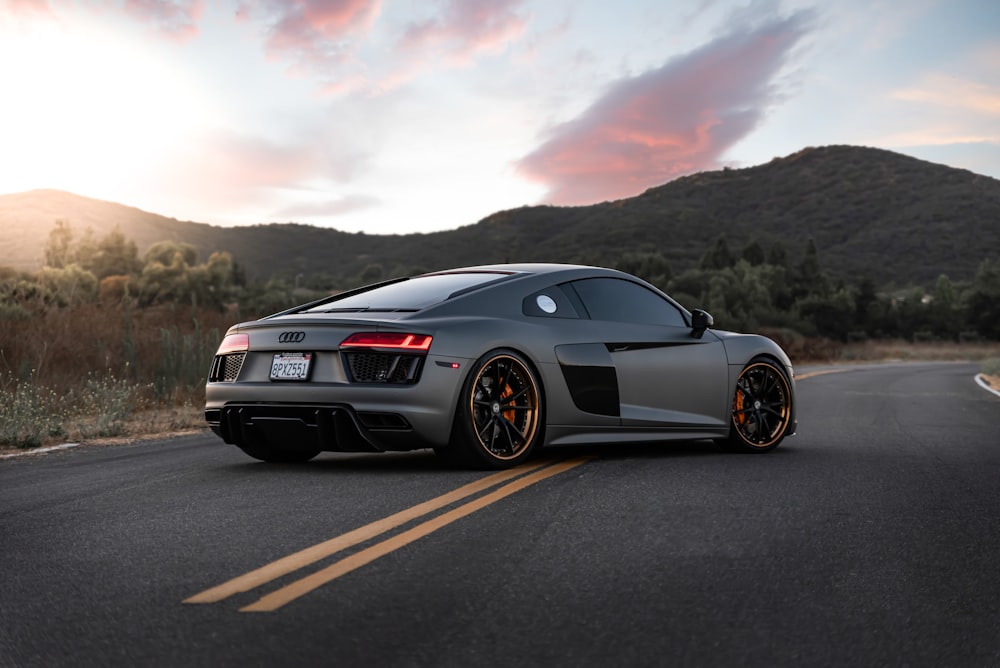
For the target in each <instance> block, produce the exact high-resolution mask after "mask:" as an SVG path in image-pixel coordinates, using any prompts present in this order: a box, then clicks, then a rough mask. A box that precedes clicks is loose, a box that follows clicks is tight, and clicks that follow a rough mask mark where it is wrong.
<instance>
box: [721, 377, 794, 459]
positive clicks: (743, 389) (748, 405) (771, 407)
mask: <svg viewBox="0 0 1000 668" xmlns="http://www.w3.org/2000/svg"><path fill="white" fill-rule="evenodd" d="M791 416H792V393H791V388H790V387H789V384H788V377H787V376H786V375H785V372H784V370H783V369H781V367H780V366H779V365H778V364H777V363H775V362H773V361H771V360H769V359H767V358H757V359H754V360H751V362H750V364H748V365H747V366H746V368H745V369H743V371H742V373H740V377H739V380H737V381H736V391H735V393H734V395H733V408H732V417H731V420H730V428H729V438H728V439H727V440H726V441H725V443H724V444H723V445H725V446H726V447H727V448H728V449H731V450H739V451H742V452H767V451H768V450H773V449H774V448H776V447H777V446H778V443H780V442H781V439H783V438H784V437H785V432H786V431H788V425H789V423H790V421H791Z"/></svg>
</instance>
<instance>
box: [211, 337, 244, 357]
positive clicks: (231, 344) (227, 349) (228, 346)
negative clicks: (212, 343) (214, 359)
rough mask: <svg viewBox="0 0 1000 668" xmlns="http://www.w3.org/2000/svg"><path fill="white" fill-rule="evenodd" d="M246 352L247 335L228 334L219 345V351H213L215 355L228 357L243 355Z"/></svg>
mask: <svg viewBox="0 0 1000 668" xmlns="http://www.w3.org/2000/svg"><path fill="white" fill-rule="evenodd" d="M248 350H250V335H249V334H229V335H228V336H226V338H224V339H222V343H220V344H219V349H218V350H217V351H215V354H216V355H229V354H231V353H244V352H246V351H248Z"/></svg>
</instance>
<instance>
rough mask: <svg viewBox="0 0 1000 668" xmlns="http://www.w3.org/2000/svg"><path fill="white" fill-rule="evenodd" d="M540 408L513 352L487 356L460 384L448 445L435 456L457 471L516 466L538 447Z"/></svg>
mask: <svg viewBox="0 0 1000 668" xmlns="http://www.w3.org/2000/svg"><path fill="white" fill-rule="evenodd" d="M543 402H544V398H543V393H542V386H541V383H539V381H538V376H537V375H536V374H535V372H534V370H533V369H532V368H531V364H530V363H529V362H528V361H527V360H526V359H525V358H524V357H523V356H522V355H521V354H520V353H518V352H516V351H514V350H508V349H505V348H501V349H497V350H492V351H490V352H488V353H486V354H485V355H483V356H482V357H480V358H479V360H478V361H477V362H476V363H475V365H473V367H472V370H471V371H470V372H469V375H468V377H467V378H466V379H465V383H464V385H463V386H462V393H461V394H460V395H459V398H458V407H457V410H456V411H455V424H454V426H453V428H452V436H451V442H450V443H449V444H448V447H447V448H443V449H441V450H438V451H437V452H438V454H439V455H441V456H442V457H443V458H445V459H446V460H448V461H450V462H451V463H454V464H459V465H462V466H471V467H475V468H489V469H506V468H510V467H513V466H516V465H518V464H520V463H521V462H523V461H525V460H526V459H528V457H530V456H531V453H532V451H533V450H534V449H535V447H536V446H537V445H538V444H539V443H541V442H542V437H543V427H544V425H545V421H544V420H543V415H544V413H543V410H544V407H543Z"/></svg>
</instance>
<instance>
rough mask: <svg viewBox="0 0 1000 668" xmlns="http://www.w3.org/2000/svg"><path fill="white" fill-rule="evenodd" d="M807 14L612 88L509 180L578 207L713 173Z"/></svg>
mask: <svg viewBox="0 0 1000 668" xmlns="http://www.w3.org/2000/svg"><path fill="white" fill-rule="evenodd" d="M810 16H811V15H809V14H805V13H803V14H797V15H795V16H792V17H791V18H788V19H784V20H780V21H772V22H770V23H767V24H765V25H763V26H762V27H760V28H758V29H756V30H753V31H749V32H744V33H735V34H732V35H729V36H727V37H724V38H721V39H718V40H716V41H715V42H712V43H710V44H708V45H706V46H704V47H702V48H700V49H698V50H697V51H694V52H692V53H690V54H688V55H686V56H683V57H680V58H678V59H675V60H672V61H670V62H668V63H667V64H665V65H664V66H662V67H660V68H658V69H655V70H651V71H649V72H646V73H644V74H641V75H639V76H636V77H632V78H628V79H624V80H621V81H619V82H617V83H616V84H614V85H612V86H611V87H610V88H609V89H608V90H607V92H606V93H604V95H603V96H602V97H601V98H599V99H598V100H597V101H596V102H595V103H594V104H593V105H592V106H591V107H590V108H589V109H588V110H587V111H585V112H584V113H583V114H582V115H581V116H580V117H578V118H576V119H574V120H572V121H569V122H567V123H564V124H562V125H559V126H557V127H555V128H553V130H552V132H551V135H550V137H549V139H548V140H547V141H546V142H545V143H544V144H542V145H541V146H539V147H538V148H537V149H536V150H535V151H534V152H532V153H531V154H529V155H527V156H525V157H523V158H521V159H520V160H519V161H518V162H517V169H518V171H519V173H521V174H522V175H524V176H525V177H527V178H529V179H532V180H534V181H537V182H540V183H543V184H545V185H546V186H548V188H549V192H548V194H547V196H546V198H545V200H546V202H548V203H552V204H560V205H581V204H592V203H594V202H600V201H604V200H613V199H621V198H623V197H630V196H633V195H636V194H638V193H641V192H642V191H643V190H645V189H647V188H649V187H651V186H655V185H660V184H662V183H665V182H667V181H670V180H671V179H674V178H676V177H678V176H682V175H684V174H690V173H692V172H696V171H701V170H705V169H715V168H718V167H719V158H720V156H721V155H722V154H723V153H724V152H725V151H726V149H728V148H729V147H730V146H732V145H733V144H735V143H736V142H737V141H739V140H740V139H741V138H743V137H745V136H746V135H747V134H748V133H749V132H750V131H752V130H753V129H754V128H755V127H756V126H757V124H758V123H759V122H760V120H761V119H762V117H763V115H764V112H765V110H766V108H767V106H768V104H770V103H772V102H773V101H774V100H775V98H776V96H777V90H776V86H775V84H774V82H773V80H774V78H775V76H776V75H777V74H778V72H779V71H780V70H781V68H782V66H783V65H784V63H785V61H786V59H787V57H788V54H789V51H790V50H791V49H792V47H794V46H795V44H796V43H797V42H798V41H799V39H800V38H801V37H802V36H803V35H804V34H805V33H806V32H807V30H808V27H807V24H808V23H809V18H810Z"/></svg>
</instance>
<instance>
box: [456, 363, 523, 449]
mask: <svg viewBox="0 0 1000 668" xmlns="http://www.w3.org/2000/svg"><path fill="white" fill-rule="evenodd" d="M504 361H506V362H507V364H508V367H507V376H506V378H504V379H503V385H504V388H505V390H506V389H508V388H510V387H511V383H510V380H511V379H512V378H518V379H520V381H521V382H520V383H518V385H519V386H520V387H515V388H513V392H512V395H514V396H517V395H520V394H521V393H522V392H525V391H527V395H526V396H525V400H526V401H527V402H528V403H527V405H518V404H508V401H509V399H505V398H504V397H503V396H501V397H499V398H497V399H491V400H490V401H489V402H486V403H488V404H489V407H488V411H487V412H486V414H487V415H488V417H487V419H485V420H482V421H480V420H477V410H476V405H475V396H474V395H473V396H472V397H470V400H469V401H470V409H471V410H470V415H471V417H472V430H473V432H474V433H475V435H476V439H477V440H478V441H479V445H480V447H481V448H482V450H483V452H484V453H485V454H487V455H488V456H490V457H492V458H494V459H497V460H499V461H508V460H512V459H516V458H518V457H520V456H521V455H522V454H523V453H524V451H525V449H526V448H527V447H528V446H529V444H530V443H531V442H532V439H533V438H534V435H535V432H536V431H537V429H538V420H539V413H538V382H537V381H536V380H535V377H534V374H532V373H531V371H530V370H529V369H528V368H527V366H526V365H525V364H524V363H523V362H521V360H519V359H518V358H517V357H514V356H513V355H510V354H507V353H501V354H498V355H494V356H493V357H491V358H489V359H488V360H487V361H486V362H484V363H483V365H482V367H481V368H480V369H479V371H478V372H477V374H476V377H475V381H474V383H473V385H474V386H479V385H480V380H481V379H482V378H483V377H484V375H485V374H487V373H490V370H491V367H493V365H495V364H498V363H501V362H504ZM491 385H492V383H491ZM517 408H523V409H526V410H524V412H525V413H526V414H527V415H526V416H525V418H524V420H525V422H526V423H527V424H526V426H524V427H523V428H522V427H518V426H516V425H513V424H511V426H513V427H515V428H516V429H517V434H518V436H519V439H518V440H519V444H515V442H513V439H511V438H509V437H508V438H507V439H506V442H507V443H508V444H509V445H510V446H511V447H510V454H501V453H499V452H497V451H496V450H494V449H493V448H491V447H490V444H489V443H487V442H486V441H485V440H484V439H483V437H482V433H483V431H485V430H487V429H496V428H497V426H498V425H497V422H496V421H497V420H498V419H499V418H501V417H504V415H505V413H507V412H510V411H515V410H516V409H517ZM480 414H482V411H480ZM504 419H505V421H506V422H507V423H509V420H506V418H505V417H504ZM525 431H526V432H527V433H525ZM508 435H509V432H508Z"/></svg>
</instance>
